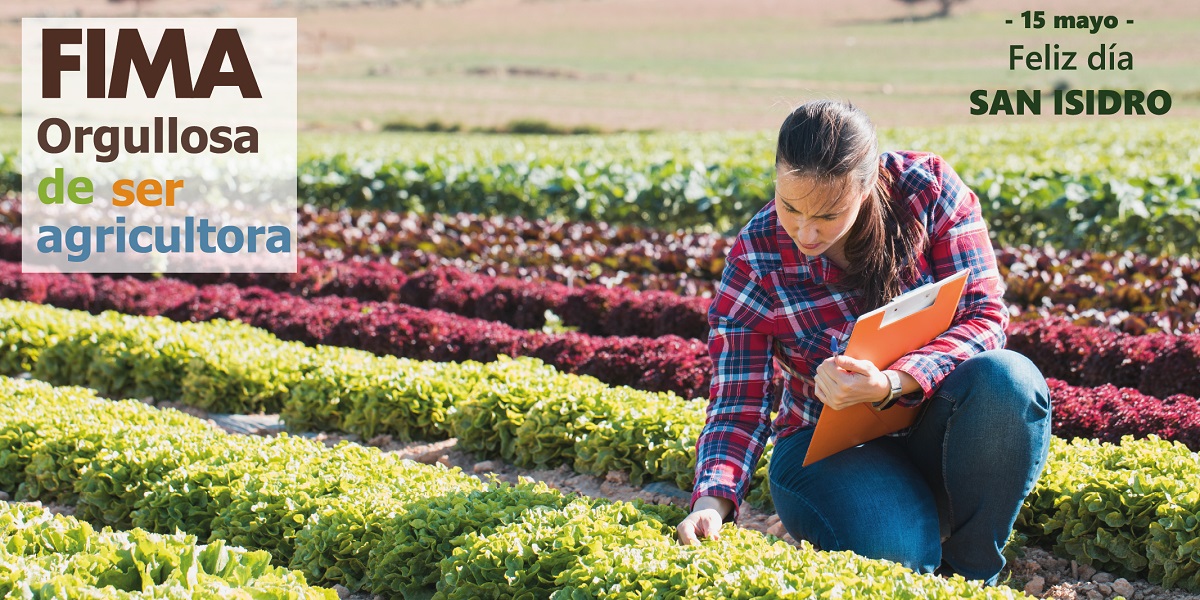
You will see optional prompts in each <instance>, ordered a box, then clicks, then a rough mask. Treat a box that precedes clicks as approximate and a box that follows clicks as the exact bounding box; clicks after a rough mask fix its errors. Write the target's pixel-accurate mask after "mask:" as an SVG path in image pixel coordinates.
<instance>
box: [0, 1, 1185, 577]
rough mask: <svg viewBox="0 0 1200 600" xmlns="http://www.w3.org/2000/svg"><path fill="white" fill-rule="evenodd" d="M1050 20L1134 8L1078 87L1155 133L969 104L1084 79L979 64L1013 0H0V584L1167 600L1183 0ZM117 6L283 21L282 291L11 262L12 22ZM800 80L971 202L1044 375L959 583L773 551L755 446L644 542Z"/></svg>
mask: <svg viewBox="0 0 1200 600" xmlns="http://www.w3.org/2000/svg"><path fill="white" fill-rule="evenodd" d="M1055 4H1056V9H1057V10H1061V11H1063V12H1071V11H1075V12H1107V13H1117V14H1121V15H1122V16H1127V17H1131V18H1136V20H1137V23H1138V26H1137V27H1136V28H1129V29H1122V30H1121V32H1120V35H1115V34H1109V37H1106V38H1105V40H1106V41H1111V39H1119V40H1120V42H1121V44H1122V47H1125V48H1129V49H1130V50H1132V51H1134V52H1136V53H1137V55H1138V57H1139V61H1141V62H1139V65H1140V66H1139V68H1138V69H1137V70H1135V71H1133V72H1129V73H1111V74H1105V77H1106V79H1105V83H1104V85H1106V86H1108V87H1129V88H1135V87H1137V88H1143V89H1153V88H1158V87H1162V88H1168V89H1170V90H1171V92H1172V95H1173V97H1174V98H1175V106H1174V107H1173V109H1172V112H1171V117H1170V118H1164V119H1118V118H1114V119H1108V120H1103V119H1098V120H1069V119H1055V118H1051V117H1047V118H1044V119H1039V120H1036V122H1035V121H1034V120H1033V119H1018V118H1014V119H989V118H985V119H975V118H971V117H968V116H967V114H966V105H967V102H966V95H967V93H968V92H969V91H970V90H972V89H974V88H999V87H1021V86H1027V87H1040V88H1042V89H1050V88H1052V87H1054V86H1056V85H1059V84H1060V83H1062V82H1063V81H1064V79H1065V80H1066V81H1067V83H1070V84H1072V85H1075V84H1079V85H1083V84H1084V83H1085V82H1083V81H1080V80H1076V79H1073V78H1074V77H1075V76H1074V75H1070V76H1064V75H1062V74H1056V73H1049V72H1042V73H1033V74H1029V73H1025V74H1019V75H1014V74H1012V73H1009V72H1008V71H1007V70H1005V69H1004V68H1003V66H1004V65H1003V62H1004V61H1003V58H1004V56H1005V53H1006V46H1007V45H1008V44H1009V43H1012V42H1014V41H1020V40H1025V41H1027V42H1029V43H1034V42H1035V41H1036V43H1039V44H1040V43H1041V42H1042V41H1044V40H1041V39H1038V40H1034V37H1036V36H1032V35H1025V36H1024V37H1021V36H1018V35H1017V34H1015V33H1013V32H1011V31H1008V30H1004V29H1003V28H1001V27H999V26H998V25H997V23H998V22H1000V21H1002V20H1003V19H1004V18H1005V16H1012V15H1013V14H1017V13H1018V12H1019V11H1021V10H1026V7H1025V5H1024V4H1023V3H1020V2H1016V1H1015V0H998V1H996V2H990V3H983V2H978V1H977V2H968V3H962V4H959V5H956V6H955V8H954V11H955V17H954V18H953V19H937V18H929V17H928V15H925V14H924V11H927V10H930V9H931V7H932V5H931V4H925V5H918V6H910V5H908V4H906V3H903V2H895V1H890V0H888V1H884V0H847V1H846V2H841V3H835V4H830V3H824V2H816V1H815V0H800V1H796V2H777V1H773V0H745V1H739V2H736V3H734V2H720V1H717V0H693V1H689V2H684V1H683V0H662V1H659V2H653V3H646V2H637V1H635V0H587V1H584V0H540V1H531V0H465V1H457V0H446V1H436V0H429V1H422V2H414V1H406V0H269V1H263V2H232V3H223V2H215V1H212V0H145V2H136V3H135V2H133V1H126V2H116V1H112V2H102V1H94V2H92V1H88V0H39V1H38V2H34V1H33V0H12V1H11V2H5V3H4V6H2V7H0V597H5V598H7V597H14V598H60V597H61V598H184V597H189V598H247V599H249V598H253V599H275V598H279V599H283V598H288V599H308V598H317V599H328V600H333V599H334V598H339V599H345V598H351V599H353V600H377V599H405V600H413V599H419V600H427V599H438V600H442V599H447V600H448V599H464V600H466V599H476V598H495V599H500V598H525V599H530V598H532V599H553V600H584V599H592V598H595V599H601V598H607V599H614V598H628V599H635V598H637V599H642V598H645V599H649V598H702V599H712V600H717V599H725V598H739V599H751V598H785V597H786V598H814V599H815V598H872V599H873V598H908V599H914V598H920V599H926V598H930V599H944V600H952V599H1001V598H1007V599H1012V598H1028V597H1038V598H1053V599H1056V600H1083V599H1085V598H1086V599H1087V600H1096V599H1100V600H1116V599H1117V598H1123V599H1124V600H1197V599H1200V242H1198V241H1197V231H1200V177H1198V174H1200V86H1198V84H1197V82H1198V81H1200V64H1197V63H1196V62H1195V56H1196V52H1195V50H1197V48H1198V46H1197V44H1196V36H1195V31H1196V30H1197V25H1200V8H1197V6H1198V5H1197V4H1196V3H1194V2H1188V1H1184V0H1168V1H1165V2H1156V3H1142V4H1139V5H1137V6H1135V7H1129V6H1127V4H1128V3H1123V2H1117V1H1115V0H1103V1H1099V2H1096V1H1091V0H1065V1H1063V2H1058V3H1055ZM135 11H138V12H137V14H140V15H142V16H151V17H153V16H159V17H203V16H263V17H271V16H297V18H298V26H299V31H300V48H299V58H300V61H299V64H300V74H299V101H298V108H299V115H300V119H299V120H300V123H299V126H300V129H301V131H300V132H299V134H298V140H299V164H298V178H297V192H298V203H297V207H296V209H297V215H298V224H299V227H298V235H297V249H298V252H299V255H300V258H299V262H298V270H297V272H296V273H259V274H244V273H231V274H205V273H192V274H130V273H104V274H74V273H73V274H59V273H24V272H22V269H21V258H22V257H21V254H22V237H21V224H22V213H23V211H22V200H23V199H25V200H28V199H29V198H30V190H22V189H21V170H20V161H19V156H20V142H21V140H20V138H19V134H20V131H19V129H20V111H21V106H20V102H21V94H20V91H21V90H20V85H19V84H20V80H21V73H20V27H21V23H20V19H21V17H28V16H72V15H76V16H94V17H114V16H122V17H123V16H130V15H132V14H134V13H135ZM1074 33H1081V34H1082V32H1074ZM1022 35H1023V34H1022ZM1099 37H1100V36H1097V38H1096V39H1097V40H1099ZM1086 39H1087V41H1088V43H1091V41H1092V40H1091V38H1086ZM1073 41H1078V39H1073ZM897 49H902V51H898V50H897ZM1080 79H1082V77H1080ZM1088 85H1091V83H1088ZM1096 85H1099V84H1096ZM822 95H824V96H840V97H853V98H854V99H855V103H856V104H857V105H858V106H860V107H862V108H864V109H865V110H866V112H868V113H869V114H871V116H872V118H873V119H874V120H875V122H876V124H877V125H879V126H880V129H879V135H880V143H881V150H893V149H895V150H899V149H911V150H923V151H930V152H935V153H937V154H939V155H941V156H943V157H944V158H945V159H946V160H947V162H948V164H950V165H952V166H953V168H954V169H955V171H956V172H957V173H958V174H959V175H961V177H962V179H963V180H964V181H965V182H966V183H967V185H968V186H969V187H970V189H971V190H972V191H974V192H975V193H976V194H977V195H978V197H979V199H980V201H981V205H982V211H983V217H984V219H985V221H986V222H987V224H988V229H989V232H990V235H991V241H992V245H993V248H994V251H995V254H996V258H997V263H998V267H999V270H1000V274H1001V276H1002V278H1003V280H1004V284H1005V291H1004V296H1003V300H1004V302H1005V304H1006V306H1007V308H1008V313H1009V316H1010V321H1009V325H1008V328H1007V330H1006V332H1005V334H1006V347H1007V348H1009V349H1012V350H1015V351H1017V352H1020V353H1022V354H1023V355H1025V356H1027V357H1028V358H1029V359H1030V360H1031V361H1033V363H1034V364H1035V365H1036V366H1037V367H1038V368H1039V369H1040V370H1041V372H1042V373H1043V374H1044V375H1045V377H1046V378H1047V382H1048V385H1049V389H1050V394H1051V401H1052V404H1053V415H1052V418H1053V422H1052V432H1053V435H1054V438H1053V440H1052V443H1051V445H1050V452H1049V458H1048V461H1047V463H1046V467H1045V470H1044V472H1043V474H1042V476H1041V479H1040V480H1038V481H1037V483H1036V486H1035V487H1034V489H1033V491H1032V493H1030V494H1029V496H1028V497H1027V498H1026V499H1025V500H1024V503H1023V504H1022V506H1021V509H1020V514H1019V516H1018V519H1017V522H1016V525H1015V528H1014V531H1013V532H1012V535H1011V536H1010V538H1009V540H1008V543H1007V545H1006V547H1005V548H1004V554H1005V557H1006V559H1007V561H1008V562H1007V566H1006V567H1005V569H1004V570H1003V571H1002V572H1001V574H1000V581H999V584H998V585H996V586H994V587H985V586H983V585H981V584H980V583H979V582H975V581H967V580H965V579H963V578H962V577H959V576H956V577H952V578H946V577H939V576H933V575H920V574H917V573H914V572H912V571H910V570H908V569H906V568H904V567H902V566H900V565H897V564H895V563H892V562H888V561H883V560H875V559H869V558H865V557H862V556H858V555H855V554H853V553H850V552H823V551H819V550H817V549H816V548H815V547H814V546H813V545H812V544H811V543H809V542H808V541H806V540H802V539H799V540H798V539H795V538H793V536H792V535H790V534H789V533H788V532H787V531H786V530H785V529H784V527H783V525H782V523H781V521H780V519H779V516H778V515H776V513H775V507H774V506H773V503H772V496H771V490H770V481H769V478H768V477H767V467H768V465H769V464H770V460H771V457H772V453H773V450H774V447H773V444H768V445H767V447H766V450H765V452H764V453H763V454H762V456H761V457H760V459H759V461H758V464H757V465H756V469H755V472H754V474H753V478H752V479H751V482H750V489H749V492H748V494H747V497H746V502H745V503H744V505H743V506H742V508H741V510H740V516H739V519H738V521H737V523H735V524H726V525H725V526H724V528H723V529H722V531H721V535H720V538H719V539H706V540H703V542H702V543H700V544H694V545H688V546H683V545H680V544H679V543H677V540H676V526H677V525H678V524H679V523H680V522H681V521H682V520H683V519H684V518H685V517H686V515H687V508H688V506H689V500H690V496H691V492H692V490H693V486H694V483H695V471H696V442H697V438H698V436H699V435H700V432H701V430H702V429H703V427H704V424H705V419H706V408H707V407H708V405H709V404H708V399H709V398H708V396H709V393H710V384H711V381H712V377H713V369H714V365H713V361H712V358H711V357H710V355H709V348H708V339H709V319H708V311H709V309H710V307H711V304H712V301H713V300H712V299H713V296H714V291H715V289H716V286H717V285H718V284H719V282H720V280H721V276H722V273H723V271H724V269H725V266H726V256H727V255H728V252H729V250H730V248H731V247H732V246H733V243H734V240H735V238H736V235H737V233H738V232H739V230H740V229H741V228H742V227H743V226H744V225H745V223H746V222H747V221H748V220H749V219H750V218H751V217H752V216H753V215H754V214H755V213H756V212H757V211H758V210H759V209H760V208H761V207H762V206H763V205H764V204H765V203H767V202H770V201H771V199H772V198H773V197H774V187H773V185H774V184H773V178H774V172H773V168H772V165H773V160H774V152H775V136H776V133H775V132H774V131H772V129H773V128H775V127H777V126H778V123H779V119H780V117H782V116H783V115H784V114H786V112H787V109H788V108H789V107H791V106H793V105H795V104H797V103H798V101H799V100H800V99H802V98H811V97H813V96H822ZM514 123H516V124H521V123H524V126H525V127H527V128H528V129H530V130H534V131H536V130H538V129H557V130H559V131H560V132H565V133H569V135H545V134H538V133H528V134H516V133H511V132H506V128H507V129H512V128H514ZM518 129H519V127H518ZM414 130H420V131H414ZM28 214H29V215H30V220H32V219H33V217H32V214H33V213H32V212H30V213H28ZM775 372H776V377H777V380H776V382H775V385H774V389H775V390H776V391H777V392H778V391H779V390H780V389H781V388H782V386H781V385H780V381H781V380H780V377H781V374H782V370H781V369H779V368H776V369H775ZM772 416H774V415H772Z"/></svg>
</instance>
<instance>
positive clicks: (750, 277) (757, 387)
mask: <svg viewBox="0 0 1200 600" xmlns="http://www.w3.org/2000/svg"><path fill="white" fill-rule="evenodd" d="M738 250H739V249H738V248H737V247H736V245H735V247H734V248H733V249H731V251H730V256H734V255H735V254H737V253H738ZM774 305H775V301H774V298H773V297H772V295H770V294H769V293H768V292H767V291H766V290H765V289H763V286H762V285H761V284H760V282H759V280H758V276H757V275H756V274H755V273H754V272H753V271H752V269H750V267H749V266H748V265H747V264H746V262H745V261H744V260H741V259H737V258H733V259H731V260H729V261H728V262H727V263H726V266H725V270H724V273H723V275H722V277H721V284H720V286H718V289H717V294H716V297H715V298H714V299H713V302H712V305H711V306H710V307H709V311H708V322H709V327H710V331H709V336H708V347H709V354H710V355H711V356H712V361H713V378H712V385H711V388H710V390H709V396H708V398H709V403H708V408H707V418H706V420H705V423H704V428H703V429H702V430H701V432H700V436H699V438H698V439H697V440H696V481H695V486H694V487H693V491H692V501H691V504H690V505H689V510H690V507H691V506H694V505H695V504H696V501H697V500H699V499H700V498H701V497H704V496H718V497H721V498H727V499H729V500H730V501H732V502H733V505H734V508H733V510H732V511H730V513H729V515H727V516H726V517H725V522H731V521H736V520H737V516H738V514H739V513H740V508H741V507H740V505H741V501H742V499H743V498H745V497H746V493H747V491H748V487H749V484H750V480H751V478H752V477H753V475H754V468H755V466H756V465H757V464H758V460H759V458H760V457H761V456H762V453H763V449H764V448H765V447H766V443H767V439H768V437H769V436H770V433H771V410H772V406H771V404H772V401H773V394H772V389H771V377H772V375H773V370H774V369H773V366H772V364H771V363H772V361H771V341H772V337H771V333H770V332H771V331H772V329H771V327H772V323H773V319H774V310H775V307H774Z"/></svg>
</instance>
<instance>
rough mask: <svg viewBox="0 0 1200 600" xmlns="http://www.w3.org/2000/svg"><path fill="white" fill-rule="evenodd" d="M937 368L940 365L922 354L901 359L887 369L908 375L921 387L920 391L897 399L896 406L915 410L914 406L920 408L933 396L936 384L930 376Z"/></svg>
mask: <svg viewBox="0 0 1200 600" xmlns="http://www.w3.org/2000/svg"><path fill="white" fill-rule="evenodd" d="M937 368H938V365H937V363H936V362H935V361H934V360H933V359H932V358H930V357H928V356H924V355H921V354H910V355H908V356H903V357H901V358H900V359H899V360H897V361H896V362H894V363H892V365H891V366H890V367H888V368H887V369H885V370H892V371H901V372H904V373H908V375H909V376H910V377H912V378H913V379H915V380H916V381H917V384H918V385H920V386H921V389H920V390H917V391H914V392H909V393H907V394H904V395H903V396H900V397H899V398H897V399H896V405H897V406H903V407H905V408H913V407H914V406H920V404H921V403H922V402H924V401H925V399H926V398H929V397H930V396H931V395H933V385H934V382H933V378H932V377H930V376H929V374H930V373H934V372H936V371H937Z"/></svg>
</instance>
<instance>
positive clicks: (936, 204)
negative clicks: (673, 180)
mask: <svg viewBox="0 0 1200 600" xmlns="http://www.w3.org/2000/svg"><path fill="white" fill-rule="evenodd" d="M880 160H881V161H882V162H883V165H884V166H885V167H886V168H887V169H889V170H890V171H891V172H892V174H893V175H894V182H895V183H894V186H895V188H896V190H895V191H897V192H898V194H897V196H898V197H901V196H902V197H905V198H907V199H908V208H909V209H910V210H912V211H913V213H914V214H916V215H917V218H918V219H919V220H920V222H921V223H922V224H923V225H924V227H925V231H926V234H927V236H928V239H929V242H930V245H929V246H928V247H927V251H926V253H925V254H924V255H922V256H919V258H918V260H919V265H918V267H919V270H920V273H921V277H920V278H919V279H918V280H917V281H916V282H915V283H913V284H912V285H909V286H906V287H904V288H903V289H904V290H909V289H913V288H915V287H917V286H920V285H924V284H926V283H929V282H932V281H940V280H942V279H945V278H946V277H949V276H950V275H953V274H954V273H956V272H958V271H960V270H962V269H965V268H970V269H971V274H970V276H969V279H968V282H967V285H966V288H965V289H964V290H963V296H962V299H961V301H960V303H959V308H958V313H957V314H956V316H955V320H954V322H953V323H952V324H951V327H950V329H948V330H947V331H946V332H944V333H943V334H941V335H940V336H938V337H937V338H936V339H934V340H933V341H932V342H930V343H929V344H927V345H926V346H924V347H922V348H920V349H918V350H916V351H913V352H910V353H908V354H906V355H904V356H902V357H901V358H900V359H899V360H897V361H896V362H894V363H892V365H891V366H889V367H888V369H892V370H896V371H903V372H905V373H908V374H909V375H911V376H912V377H913V379H916V380H917V382H918V383H919V384H920V385H921V390H920V391H917V392H913V393H911V394H907V395H905V396H904V397H901V398H899V399H897V404H900V405H902V406H917V405H920V404H921V403H922V402H924V401H925V399H927V398H929V397H930V396H932V395H933V393H934V392H935V391H936V389H937V387H938V385H939V384H940V383H941V381H942V380H943V379H944V378H945V377H946V375H948V374H949V373H950V371H952V370H953V369H954V368H955V367H956V366H957V365H958V364H959V363H961V362H963V361H964V360H966V359H967V358H969V357H971V356H972V355H974V354H977V353H980V352H983V351H985V350H993V349H997V348H1002V347H1003V346H1004V342H1005V335H1004V329H1005V327H1006V326H1007V325H1008V311H1007V309H1006V307H1005V305H1004V303H1003V302H1002V300H1001V299H1002V297H1003V295H1004V281H1003V279H1002V278H1001V277H1000V272H999V271H998V270H997V268H996V257H995V254H994V253H993V251H992V244H991V241H990V239H989V238H988V232H987V227H986V225H985V223H984V221H983V217H982V215H981V213H980V206H979V198H978V197H977V196H976V195H975V193H974V192H972V191H971V190H970V189H968V188H967V186H966V184H964V183H963V182H962V180H961V179H959V177H958V174H957V173H955V172H954V170H953V169H951V168H950V165H948V164H946V162H945V161H944V160H943V159H942V158H941V157H939V156H937V155H934V154H929V153H923V152H885V153H884V154H883V155H882V156H881V158H880ZM842 275H843V273H842V271H841V269H840V268H839V267H838V266H837V265H834V264H833V263H831V262H830V261H829V260H828V259H826V258H825V256H824V255H820V256H817V257H812V258H809V257H807V256H805V255H804V254H803V253H801V252H800V251H799V249H798V248H797V247H796V245H795V243H794V242H793V241H792V239H791V238H790V237H788V234H787V233H786V232H785V231H784V230H783V229H782V228H781V227H780V225H779V220H778V218H777V216H776V213H775V203H774V202H769V203H767V205H766V206H764V207H763V209H762V210H760V211H759V212H758V214H756V215H755V216H754V218H753V219H751V220H750V223H749V224H747V225H746V227H745V228H743V229H742V231H741V233H740V234H739V235H738V237H737V240H736V241H735V243H734V245H733V247H732V248H731V249H730V251H729V256H728V257H727V258H726V264H725V271H724V274H723V275H722V277H721V284H720V285H719V286H718V289H717V294H716V297H715V298H714V299H713V302H712V305H711V307H710V309H709V312H708V321H709V326H710V327H711V332H710V334H709V342H708V343H709V353H710V354H711V355H712V360H713V366H714V373H713V378H712V387H711V389H710V393H709V404H708V409H707V414H708V417H707V420H706V422H705V425H704V429H703V430H702V431H701V433H700V437H699V439H697V441H696V483H695V488H694V491H693V492H692V504H693V505H694V504H695V503H696V500H698V499H700V498H701V497H703V496H719V497H722V498H728V499H729V500H731V501H733V503H734V510H733V511H732V512H731V513H730V515H729V516H727V517H726V521H732V520H736V519H737V515H738V513H739V511H740V506H739V505H740V503H741V500H742V499H743V498H745V496H746V493H747V491H748V488H749V484H750V478H751V476H752V475H753V474H754V469H755V466H756V465H757V464H758V461H759V458H760V457H761V456H762V453H763V450H764V448H765V446H766V443H767V440H768V438H769V436H770V435H771V434H772V433H773V434H775V438H776V439H777V440H779V439H782V438H784V437H786V436H788V435H790V434H792V433H795V432H797V431H801V430H804V429H807V428H810V427H814V426H815V425H816V421H817V417H818V416H819V415H820V414H821V407H822V406H824V405H823V404H822V403H821V402H820V401H819V400H817V399H816V393H815V388H814V384H813V376H814V375H815V374H816V369H817V366H818V365H820V364H821V363H822V362H823V361H824V360H825V359H826V358H829V357H830V356H831V355H832V354H833V353H834V351H835V346H836V347H837V348H843V347H844V346H845V343H846V341H847V340H848V339H849V333H850V330H851V328H852V326H853V323H854V320H855V319H856V318H857V317H858V315H859V314H861V312H862V311H860V310H859V309H858V302H859V301H860V298H859V294H858V293H857V292H848V293H838V292H835V291H834V290H832V289H830V288H829V287H828V285H827V282H831V281H838V280H839V279H840V278H841V277H842ZM773 356H774V358H775V359H776V360H779V361H780V362H781V363H783V364H784V365H786V367H787V368H785V369H784V376H783V382H784V390H783V394H782V398H781V400H780V402H779V406H778V407H776V406H772V404H773V402H772V399H773V398H774V394H773V393H772V387H771V379H772V375H773V372H774V369H773V365H772V357H773ZM775 410H778V411H779V414H778V416H776V417H775V419H774V421H772V419H771V413H772V412H773V411H775ZM904 433H905V432H903V431H902V432H897V433H896V434H893V435H902V434H904Z"/></svg>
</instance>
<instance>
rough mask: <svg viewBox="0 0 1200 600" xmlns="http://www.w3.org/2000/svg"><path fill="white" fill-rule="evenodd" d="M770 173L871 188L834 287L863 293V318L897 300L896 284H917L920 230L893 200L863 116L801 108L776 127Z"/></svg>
mask: <svg viewBox="0 0 1200 600" xmlns="http://www.w3.org/2000/svg"><path fill="white" fill-rule="evenodd" d="M775 169H776V170H777V171H778V172H790V173H793V174H796V175H801V176H804V177H812V178H814V179H817V180H825V181H830V182H841V183H842V185H856V186H858V187H857V189H863V188H865V187H867V186H871V187H872V192H871V194H870V197H869V198H867V200H866V201H864V202H863V204H862V206H861V208H860V210H859V213H858V217H857V218H856V219H855V221H854V225H852V226H851V227H850V231H849V232H847V233H846V236H847V238H846V246H845V253H846V260H847V261H848V263H849V266H848V268H847V270H846V277H844V278H842V280H841V281H840V282H839V283H838V284H837V287H838V288H840V289H842V290H845V291H852V290H858V291H859V292H861V294H862V296H861V298H862V303H863V304H862V306H861V311H862V312H867V311H871V310H874V309H876V308H879V307H880V306H883V305H884V304H887V302H888V301H889V300H891V299H892V298H895V297H896V296H899V295H900V292H901V282H902V280H903V281H904V282H907V283H910V284H911V283H912V282H914V281H916V278H917V277H918V276H919V273H918V269H917V260H916V256H917V255H918V253H919V252H922V253H923V252H924V250H925V245H926V243H927V242H928V239H927V238H926V236H925V228H924V227H923V226H922V225H921V223H920V222H919V221H918V220H917V219H916V218H915V216H914V215H913V214H912V212H911V211H910V210H908V208H907V207H905V206H904V205H903V202H904V199H903V198H897V197H896V194H895V193H894V191H893V187H892V184H893V181H892V174H891V171H888V170H887V169H886V168H884V166H883V163H882V161H881V160H880V159H879V143H878V141H877V139H876V135H875V126H874V125H873V124H872V123H871V120H870V119H869V118H867V115H866V114H865V113H863V112H862V111H861V110H859V109H858V108H856V107H854V106H853V105H851V104H844V103H841V102H834V101H830V100H817V101H813V102H808V103H806V104H802V105H800V106H799V107H797V108H796V109H795V110H793V111H792V113H791V114H790V115H788V117H787V118H786V119H784V121H783V126H781V127H780V128H779V144H778V146H777V147H776V150H775ZM902 265H904V269H903V271H902V270H901V266H902Z"/></svg>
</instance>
